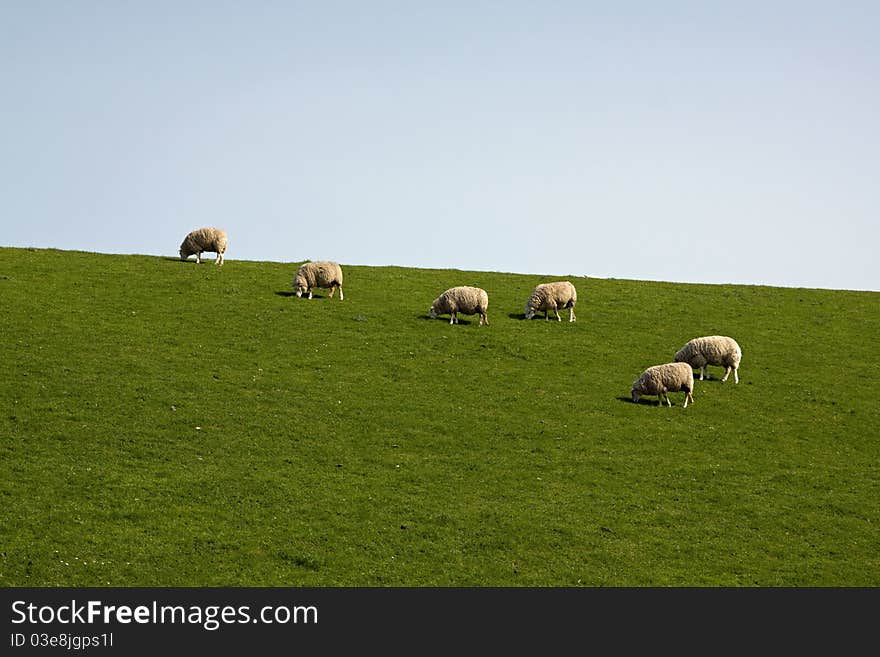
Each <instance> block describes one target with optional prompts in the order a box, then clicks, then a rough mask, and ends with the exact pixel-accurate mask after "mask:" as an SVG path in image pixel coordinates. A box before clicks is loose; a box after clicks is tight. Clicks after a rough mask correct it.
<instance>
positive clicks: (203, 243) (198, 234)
mask: <svg viewBox="0 0 880 657" xmlns="http://www.w3.org/2000/svg"><path fill="white" fill-rule="evenodd" d="M227 241H228V240H227V238H226V231H225V230H223V229H222V228H198V229H196V230H194V231H191V232H190V233H189V234H188V235H187V236H186V237H184V238H183V242H181V244H180V259H181V260H186V259H187V258H189V257H190V256H191V255H193V254H195V256H196V264H202V253H203V252H204V251H212V252H214V253H216V254H217V258H216V259H215V260H214V264H215V265H222V264H223V256H224V254H225V253H226V243H227Z"/></svg>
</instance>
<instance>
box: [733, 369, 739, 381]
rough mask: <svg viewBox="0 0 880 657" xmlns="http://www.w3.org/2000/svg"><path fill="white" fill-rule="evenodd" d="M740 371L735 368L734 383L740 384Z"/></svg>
mask: <svg viewBox="0 0 880 657" xmlns="http://www.w3.org/2000/svg"><path fill="white" fill-rule="evenodd" d="M738 370H739V368H738V367H734V368H733V382H734V383H739V372H738Z"/></svg>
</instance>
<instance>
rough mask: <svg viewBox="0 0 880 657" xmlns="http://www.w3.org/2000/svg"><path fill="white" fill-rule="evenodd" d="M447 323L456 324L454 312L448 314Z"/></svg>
mask: <svg viewBox="0 0 880 657" xmlns="http://www.w3.org/2000/svg"><path fill="white" fill-rule="evenodd" d="M449 323H450V324H455V323H456V319H455V313H454V312H453V313H449Z"/></svg>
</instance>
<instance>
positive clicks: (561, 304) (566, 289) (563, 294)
mask: <svg viewBox="0 0 880 657" xmlns="http://www.w3.org/2000/svg"><path fill="white" fill-rule="evenodd" d="M577 300H578V295H577V290H576V289H575V288H574V285H572V284H571V283H570V282H569V281H557V282H555V283H540V284H539V285H536V286H535V289H534V290H532V295H531V296H530V297H529V300H528V301H526V311H525V315H526V319H531V318H532V317H534V316H535V313H536V312H539V311H541V310H543V311H544V319H545V320H546V319H548V318H549V313H550V311H551V310H552V311H553V312H554V313H556V319H557V320H558V321H560V322H561V321H562V318H561V317H560V316H559V309H560V308H568V309H569V315H568V321H569V322H573V321H575V319H576V318H575V316H574V305H575V304H576V303H577Z"/></svg>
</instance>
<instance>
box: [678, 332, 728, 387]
mask: <svg viewBox="0 0 880 657" xmlns="http://www.w3.org/2000/svg"><path fill="white" fill-rule="evenodd" d="M741 360H742V349H740V348H739V345H738V344H737V342H736V340H734V339H733V338H729V337H727V336H725V335H707V336H704V337H701V338H694V339H693V340H691V341H689V342H688V343H687V344H686V345H685V346H684V347H682V348H681V349H679V350H678V352H677V353H676V354H675V362H677V363H688V364H689V365H690V366H691V367H693V368H694V369H697V368H698V367H699V368H700V381H702V380H703V374H704V372H705V373H706V377H707V378H708V376H709V375H708V372H707V370H706V366H707V365H720V366H721V367H723V368H725V370H724V378H723V379H721V381H722V382H724V381H727V377H728V376H730V371H731V370H733V381H734V383H739V373H738V372H737V370H739V363H740V361H741Z"/></svg>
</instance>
